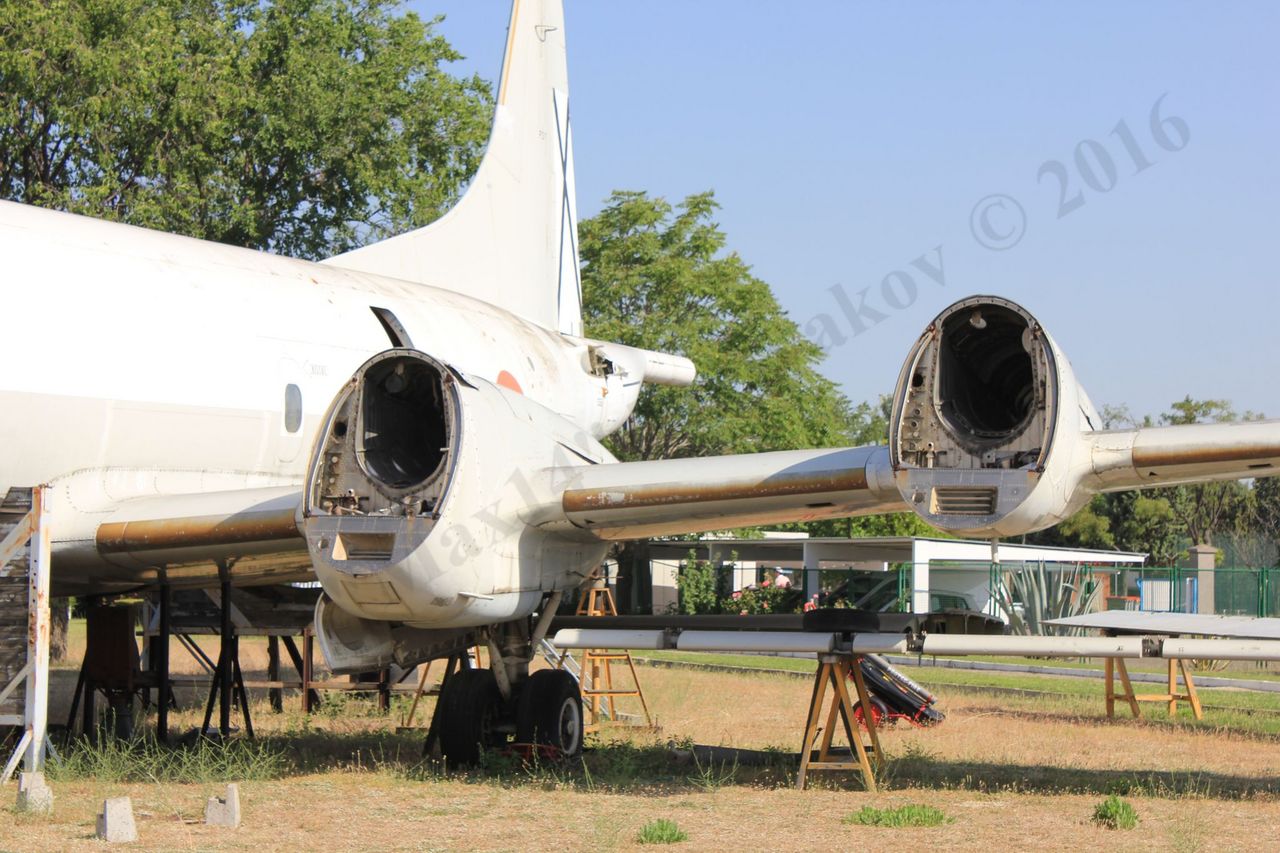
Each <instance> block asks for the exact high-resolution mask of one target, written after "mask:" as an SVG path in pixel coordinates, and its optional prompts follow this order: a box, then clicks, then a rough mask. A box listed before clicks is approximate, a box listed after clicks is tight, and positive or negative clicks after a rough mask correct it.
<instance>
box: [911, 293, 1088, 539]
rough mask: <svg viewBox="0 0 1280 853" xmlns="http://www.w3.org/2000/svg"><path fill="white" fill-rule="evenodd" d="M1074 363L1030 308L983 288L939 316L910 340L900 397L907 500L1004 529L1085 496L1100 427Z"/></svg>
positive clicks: (1046, 517) (1014, 529)
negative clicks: (1093, 438) (1091, 441)
mask: <svg viewBox="0 0 1280 853" xmlns="http://www.w3.org/2000/svg"><path fill="white" fill-rule="evenodd" d="M1097 425H1098V417H1097V414H1096V412H1095V411H1094V408H1093V404H1092V403H1091V402H1089V399H1088V397H1087V395H1086V394H1085V393H1084V392H1083V390H1082V389H1081V388H1080V387H1079V385H1078V383H1077V382H1076V379H1075V375H1074V374H1073V373H1072V370H1071V365H1070V364H1069V363H1068V361H1067V359H1066V358H1065V357H1064V356H1063V354H1062V352H1061V351H1060V350H1059V349H1058V346H1057V344H1055V343H1054V341H1053V339H1052V338H1051V337H1050V336H1049V334H1048V333H1047V332H1046V331H1045V330H1044V328H1043V327H1042V326H1041V325H1040V323H1039V322H1037V321H1036V319H1035V318H1034V317H1032V316H1031V314H1030V313H1029V312H1028V311H1026V309H1024V308H1022V307H1021V306H1020V305H1017V304H1015V303H1013V302H1010V301H1009V300H1006V299H1000V298H998V297H992V296H975V297H970V298H968V299H964V300H961V301H959V302H957V303H955V304H954V305H951V306H950V307H949V308H947V309H946V310H945V311H943V312H942V313H941V314H939V315H938V316H937V318H936V319H934V321H933V322H932V323H930V324H929V326H928V327H927V328H926V329H925V331H924V334H923V335H921V336H920V338H919V340H917V341H916V343H915V345H914V346H913V347H912V348H911V351H910V353H909V354H908V356H907V360H906V363H905V364H904V365H903V368H902V373H901V375H900V376H899V378H898V384H897V388H896V391H895V393H894V400H893V410H892V417H891V420H890V427H889V452H890V462H891V466H892V469H893V472H894V477H895V480H896V482H897V485H898V489H899V491H900V492H901V494H902V497H903V500H904V501H906V502H907V504H908V505H909V506H910V507H911V508H912V509H913V510H914V511H915V512H916V513H917V514H918V515H919V516H920V517H921V518H923V519H924V520H925V521H927V522H928V523H929V524H931V525H933V526H935V527H938V528H940V529H943V530H947V531H949V532H953V533H956V534H958V535H961V536H970V537H996V536H1007V535H1016V534H1020V533H1025V532H1028V531H1030V530H1038V529H1041V528H1044V527H1048V526H1050V525H1053V524H1056V523H1057V522H1059V521H1061V520H1063V519H1064V518H1066V517H1067V516H1069V515H1070V514H1071V513H1072V512H1074V511H1075V510H1076V509H1077V508H1078V507H1079V506H1080V504H1082V503H1083V502H1084V501H1085V500H1087V499H1088V497H1089V495H1088V494H1087V493H1086V492H1084V491H1083V490H1078V489H1076V488H1075V486H1076V484H1077V483H1078V481H1079V478H1080V472H1081V470H1082V466H1085V467H1087V465H1088V460H1087V454H1088V447H1087V446H1086V444H1085V443H1084V442H1083V441H1082V440H1081V432H1082V430H1091V429H1095V428H1097Z"/></svg>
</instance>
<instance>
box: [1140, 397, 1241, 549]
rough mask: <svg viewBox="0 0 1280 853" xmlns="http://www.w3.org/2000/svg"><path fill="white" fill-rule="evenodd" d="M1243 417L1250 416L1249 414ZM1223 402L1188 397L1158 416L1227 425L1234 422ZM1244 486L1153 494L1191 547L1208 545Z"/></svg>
mask: <svg viewBox="0 0 1280 853" xmlns="http://www.w3.org/2000/svg"><path fill="white" fill-rule="evenodd" d="M1246 417H1254V416H1253V415H1252V414H1250V415H1247V416H1246ZM1237 419H1238V417H1237V415H1236V413H1235V411H1234V410H1233V409H1232V408H1231V404H1230V403H1228V402H1227V401H1226V400H1193V399H1191V397H1190V396H1187V397H1186V398H1184V399H1182V400H1179V401H1178V402H1176V403H1174V404H1173V405H1172V406H1170V408H1169V411H1168V412H1165V413H1164V414H1163V415H1161V416H1160V422H1161V423H1163V424H1170V425H1178V424H1198V423H1227V422H1230V421H1234V420H1237ZM1245 491H1246V490H1245V487H1244V485H1243V484H1241V483H1240V482H1238V481H1231V482H1225V483H1196V484H1193V485H1188V486H1174V487H1172V488H1168V489H1159V490H1158V491H1157V493H1158V494H1159V495H1160V496H1161V497H1164V498H1165V499H1166V500H1168V501H1169V506H1170V508H1171V509H1172V510H1173V514H1174V516H1175V517H1176V518H1177V519H1178V521H1179V522H1180V523H1181V524H1182V526H1183V528H1184V529H1185V530H1186V533H1187V536H1188V537H1190V539H1191V544H1193V545H1197V544H1205V545H1208V544H1211V540H1212V538H1213V534H1215V533H1217V532H1219V531H1220V530H1221V529H1222V528H1223V525H1224V524H1225V523H1226V522H1227V520H1228V519H1229V518H1230V516H1231V514H1232V512H1233V510H1234V509H1235V507H1236V506H1237V505H1238V504H1239V503H1240V502H1241V501H1243V500H1244V499H1245V497H1244V493H1245Z"/></svg>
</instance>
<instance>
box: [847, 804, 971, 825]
mask: <svg viewBox="0 0 1280 853" xmlns="http://www.w3.org/2000/svg"><path fill="white" fill-rule="evenodd" d="M953 820H954V818H950V817H947V815H946V814H945V813H943V812H942V810H941V809H935V808H934V807H933V806H924V805H919V804H912V805H906V806H898V807H897V808H893V809H877V808H874V807H872V806H863V807H862V808H861V809H859V810H858V811H856V812H854V813H853V814H850V815H846V816H845V817H844V820H843V822H844V823H850V824H856V825H858V826H891V827H906V826H942V825H943V824H944V823H951V822H952V821H953Z"/></svg>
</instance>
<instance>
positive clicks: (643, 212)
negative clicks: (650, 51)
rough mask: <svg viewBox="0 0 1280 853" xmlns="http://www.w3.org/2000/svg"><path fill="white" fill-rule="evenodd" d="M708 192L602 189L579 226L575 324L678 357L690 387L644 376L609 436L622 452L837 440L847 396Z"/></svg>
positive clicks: (844, 434)
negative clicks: (731, 244) (694, 369)
mask: <svg viewBox="0 0 1280 853" xmlns="http://www.w3.org/2000/svg"><path fill="white" fill-rule="evenodd" d="M716 209H717V205H716V202H715V199H714V198H713V195H712V193H710V192H706V193H701V194H698V195H691V196H689V197H688V198H686V199H685V200H684V201H682V202H681V203H680V204H679V205H672V204H670V203H669V202H667V201H666V200H664V199H662V198H656V197H651V196H649V195H647V194H645V193H643V192H622V191H618V192H614V193H613V195H612V196H610V198H609V199H608V201H607V203H606V204H605V207H604V209H603V210H602V211H600V213H599V214H597V215H596V216H594V217H592V218H591V219H587V220H584V221H583V222H582V223H580V225H579V237H580V240H581V246H580V251H581V255H582V289H583V301H584V315H585V317H584V319H585V325H586V333H587V334H588V335H589V336H591V337H593V338H599V339H602V340H608V341H618V342H620V343H624V344H629V345H632V346H638V347H644V348H646V349H653V350H660V351H663V352H671V353H678V354H680V355H684V356H687V357H689V358H691V359H692V360H693V362H694V363H695V364H696V365H697V366H698V378H697V380H696V381H695V382H694V385H693V387H692V388H667V387H661V386H646V387H645V388H644V389H643V390H642V391H641V392H640V400H639V403H638V404H637V406H636V410H635V413H634V414H633V415H632V417H631V418H630V419H629V420H628V422H627V423H626V424H625V425H624V426H623V428H622V429H621V430H620V431H619V432H618V433H616V434H615V435H614V436H612V437H611V438H610V440H609V441H610V444H611V446H612V449H613V451H614V452H615V453H616V454H617V455H618V456H619V457H620V458H622V459H627V460H635V459H662V458H671V457H680V456H708V455H716V454H724V453H748V452H755V451H763V450H783V449H792V448H800V447H822V446H838V445H841V444H844V443H846V442H847V440H848V428H849V412H848V402H847V401H846V400H845V398H844V397H843V396H842V395H841V394H840V393H839V391H838V390H837V389H836V386H835V385H834V383H832V382H831V381H830V380H828V379H826V378H825V377H823V376H822V375H821V374H820V373H818V371H817V364H818V362H819V361H820V359H821V358H822V351H821V349H819V348H818V346H817V345H816V344H814V343H813V342H811V341H810V340H809V339H808V338H806V337H805V336H804V335H803V334H802V333H801V331H800V329H799V327H798V326H797V325H796V324H795V323H794V322H793V321H792V320H791V318H789V317H788V316H787V315H786V313H785V312H784V311H783V310H782V308H781V307H780V306H779V305H778V302H777V300H776V299H775V298H774V296H773V293H772V292H771V291H770V289H769V285H768V284H766V283H765V282H763V281H761V280H760V279H758V278H756V277H755V276H754V275H752V274H751V268H750V267H749V266H748V265H747V263H746V262H745V261H743V260H742V258H741V257H740V256H739V255H738V254H737V253H736V252H732V251H727V250H726V249H725V235H724V232H723V231H721V230H720V227H719V226H718V225H717V224H716V222H715V221H714V219H713V216H714V213H715V211H716Z"/></svg>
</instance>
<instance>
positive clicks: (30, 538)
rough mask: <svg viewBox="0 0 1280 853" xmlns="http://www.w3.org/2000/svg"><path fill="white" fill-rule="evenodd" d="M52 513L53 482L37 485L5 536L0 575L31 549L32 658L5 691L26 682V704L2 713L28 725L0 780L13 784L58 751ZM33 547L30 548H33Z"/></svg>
mask: <svg viewBox="0 0 1280 853" xmlns="http://www.w3.org/2000/svg"><path fill="white" fill-rule="evenodd" d="M49 529H50V513H49V508H48V504H47V487H45V486H37V487H36V488H34V489H32V490H31V511H30V512H28V513H27V514H26V515H25V516H23V517H22V519H21V520H20V521H19V522H18V523H17V525H15V526H14V528H13V529H12V530H11V531H9V534H8V535H7V536H5V538H4V540H3V541H0V577H8V576H10V575H11V574H13V572H14V569H15V564H14V561H15V559H16V558H17V557H19V556H20V555H21V553H22V550H23V548H24V547H25V548H28V555H29V556H28V560H27V565H28V569H27V663H26V666H24V667H22V669H20V670H18V673H17V675H15V676H14V677H13V679H11V680H10V682H9V683H8V684H7V685H6V686H5V687H4V689H3V690H0V702H3V701H4V699H6V698H7V697H8V696H9V695H10V694H11V693H13V691H14V690H16V689H17V688H18V685H20V684H21V685H24V686H25V694H26V703H25V705H24V712H23V713H22V714H20V715H19V714H11V715H4V716H0V725H16V726H22V728H23V732H22V737H21V738H20V739H19V740H18V744H17V746H16V747H15V748H14V750H13V754H12V755H11V756H10V758H9V761H8V762H7V763H6V764H5V766H4V772H3V775H0V783H7V782H8V781H9V779H10V778H11V777H12V776H13V774H14V771H15V770H17V768H18V763H19V762H20V761H21V762H24V768H25V769H26V771H27V772H28V773H34V772H38V771H43V770H44V763H45V759H46V758H47V757H49V756H52V757H53V758H54V759H55V760H56V759H57V752H56V751H55V750H54V748H53V744H52V743H50V742H49V738H48V721H49V632H50V614H49V574H50V569H51V557H52V552H51V549H50V535H49ZM28 546H29V547H28Z"/></svg>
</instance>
